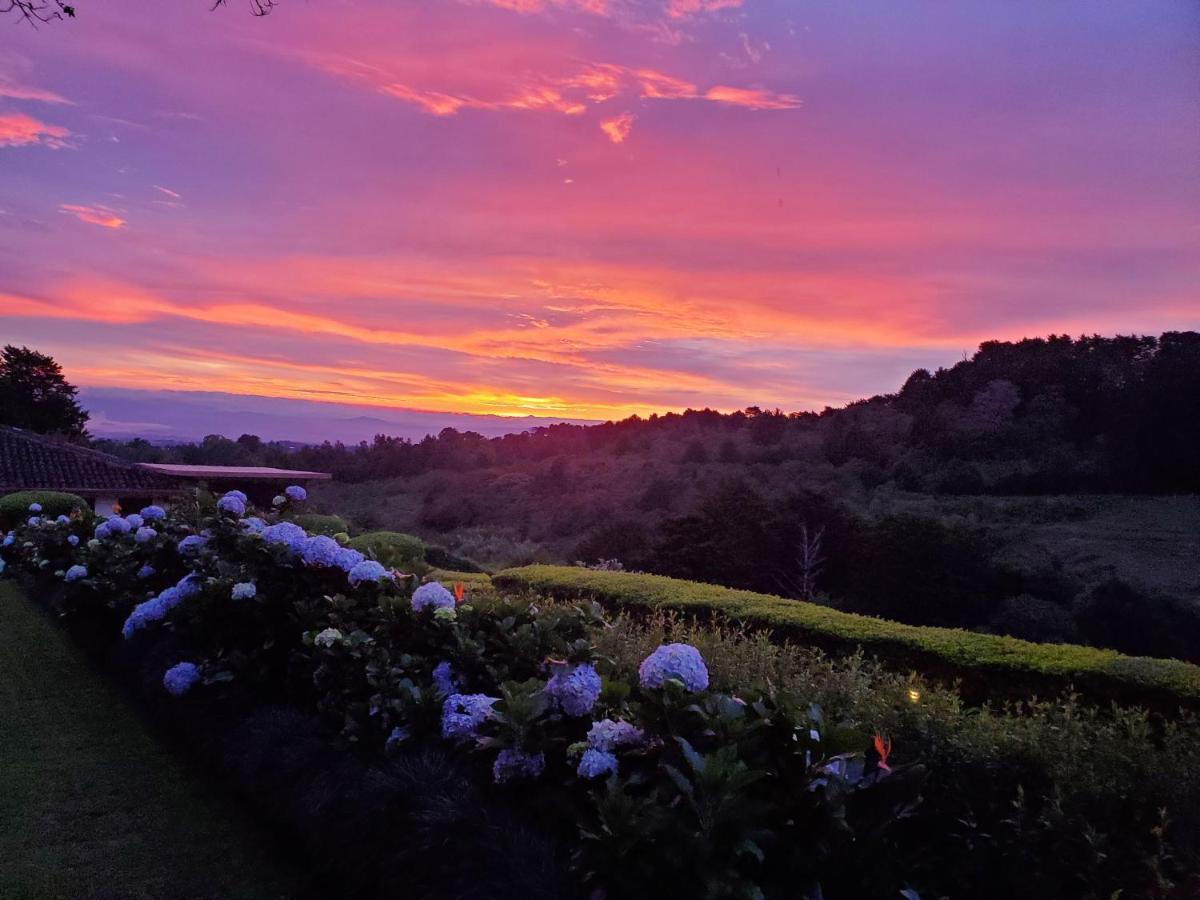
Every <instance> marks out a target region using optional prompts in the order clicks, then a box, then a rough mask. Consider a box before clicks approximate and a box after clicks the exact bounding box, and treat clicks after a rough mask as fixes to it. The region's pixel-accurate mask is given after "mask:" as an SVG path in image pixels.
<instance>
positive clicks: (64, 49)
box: [0, 0, 1200, 419]
mask: <svg viewBox="0 0 1200 900" xmlns="http://www.w3.org/2000/svg"><path fill="white" fill-rule="evenodd" d="M209 5H210V3H209V2H208V0H172V2H170V3H163V2H159V3H148V2H146V0H78V2H77V6H78V8H79V17H78V18H77V19H76V20H74V21H70V22H64V23H54V24H51V25H47V26H44V27H41V28H39V29H37V30H34V29H31V28H28V27H24V26H18V25H16V24H14V23H13V22H11V21H0V26H2V27H3V29H4V30H3V34H4V38H3V42H2V43H0V341H3V342H15V343H25V344H29V345H30V346H35V347H37V348H39V349H42V350H44V351H46V352H50V353H52V354H53V355H55V356H56V357H57V358H58V359H59V361H60V362H62V363H63V365H64V367H65V368H66V369H67V372H68V375H69V377H71V378H72V380H73V381H75V382H76V383H79V384H82V385H85V386H91V387H96V388H113V387H126V388H139V389H149V390H202V391H216V392H227V393H234V394H255V395H264V396H274V397H288V398H294V399H302V400H317V401H330V402H333V401H336V402H338V403H350V404H362V405H370V406H391V407H404V408H412V409H420V410H432V411H455V412H469V413H499V414H505V415H530V414H534V415H550V416H569V417H574V418H600V419H606V418H613V417H621V416H625V415H628V414H631V413H635V412H636V413H642V414H645V413H648V412H652V411H663V410H668V409H682V408H684V407H687V406H713V407H717V408H721V409H733V408H738V407H742V406H746V405H749V404H756V405H760V406H765V407H774V406H779V407H783V408H784V409H789V410H792V409H805V408H820V407H823V406H825V405H826V404H833V405H837V404H841V403H844V402H846V401H848V400H851V399H854V398H856V397H859V396H862V395H865V394H871V393H876V392H880V391H887V390H894V389H896V388H897V387H898V386H899V384H900V383H901V382H902V381H903V379H904V378H905V376H907V374H908V373H909V372H911V371H912V369H914V368H916V367H917V366H929V367H934V366H937V365H948V364H952V363H953V362H955V361H957V360H958V359H960V358H961V357H962V355H963V354H964V353H969V352H971V351H972V350H973V349H974V347H975V346H976V345H977V344H978V343H979V342H980V341H982V340H987V339H991V338H1003V339H1012V338H1020V337H1023V336H1027V335H1038V334H1047V333H1050V332H1070V333H1075V334H1078V333H1083V332H1086V333H1093V332H1097V333H1102V334H1113V333H1118V332H1123V333H1128V332H1140V333H1151V332H1154V333H1157V332H1160V331H1164V330H1171V329H1182V328H1197V327H1200V4H1197V3H1195V2H1194V0H1177V2H1174V0H1157V2H1153V3H1147V2H1144V0H1128V2H1117V0H1112V2H1103V3H1097V2H1095V0H1084V2H1067V0H1054V2H1043V3H1036V2H1031V3H1014V2H1011V0H998V2H983V0H970V2H957V3H924V2H921V3H915V2H914V3H904V2H896V0H879V2H800V0H791V2H784V0H645V2H640V0H638V2H635V0H491V2H485V0H475V2H469V0H465V2H454V0H438V2H421V3H417V2H413V3H408V2H399V0H308V2H300V0H282V2H281V4H280V6H279V7H278V8H277V9H276V10H275V11H274V12H273V13H272V14H271V15H270V16H268V17H266V18H262V19H259V18H254V17H252V16H250V15H249V14H248V13H247V12H246V10H245V7H244V5H243V4H241V3H239V2H238V0H233V2H232V5H231V6H230V7H229V8H226V9H222V10H217V11H215V12H209Z"/></svg>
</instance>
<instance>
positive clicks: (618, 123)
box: [600, 112, 634, 144]
mask: <svg viewBox="0 0 1200 900" xmlns="http://www.w3.org/2000/svg"><path fill="white" fill-rule="evenodd" d="M633 119H634V116H633V113H629V112H624V113H621V114H620V115H619V116H616V117H615V118H612V119H605V120H603V121H602V122H601V123H600V130H601V131H603V132H604V133H605V134H607V135H608V139H609V140H610V141H612V142H613V143H614V144H619V143H621V142H622V141H624V140H625V138H627V137H629V132H630V131H632V130H633Z"/></svg>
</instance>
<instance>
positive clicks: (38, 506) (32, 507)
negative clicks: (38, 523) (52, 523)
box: [29, 503, 42, 513]
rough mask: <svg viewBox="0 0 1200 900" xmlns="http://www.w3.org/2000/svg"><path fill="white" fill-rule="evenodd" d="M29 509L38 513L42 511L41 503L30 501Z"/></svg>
mask: <svg viewBox="0 0 1200 900" xmlns="http://www.w3.org/2000/svg"><path fill="white" fill-rule="evenodd" d="M29 511H30V512H31V513H40V512H41V511H42V504H40V503H30V504H29Z"/></svg>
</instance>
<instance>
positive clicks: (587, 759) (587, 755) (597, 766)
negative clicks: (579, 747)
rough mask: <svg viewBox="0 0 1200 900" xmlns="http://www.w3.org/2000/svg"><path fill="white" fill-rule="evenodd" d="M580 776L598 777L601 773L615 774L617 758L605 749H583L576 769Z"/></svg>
mask: <svg viewBox="0 0 1200 900" xmlns="http://www.w3.org/2000/svg"><path fill="white" fill-rule="evenodd" d="M576 771H577V772H578V773H579V777H580V778H599V777H600V776H601V775H615V774H616V772H617V758H616V757H615V756H614V755H613V754H611V753H609V752H608V751H607V750H584V751H583V757H582V758H581V759H580V760H579V768H578V769H577V770H576Z"/></svg>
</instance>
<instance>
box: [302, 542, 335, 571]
mask: <svg viewBox="0 0 1200 900" xmlns="http://www.w3.org/2000/svg"><path fill="white" fill-rule="evenodd" d="M341 549H342V546H341V544H339V543H338V542H337V541H335V540H334V539H333V538H331V537H326V536H325V535H323V534H318V535H317V536H316V537H310V538H309V539H308V540H307V541H306V542H305V544H304V552H303V553H302V554H301V556H302V558H303V559H304V561H305V562H306V563H308V565H310V566H326V567H328V566H333V565H334V561H335V560H336V559H337V556H338V552H339V551H340V550H341Z"/></svg>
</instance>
